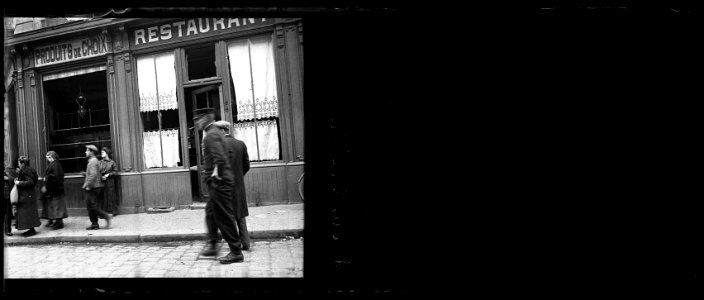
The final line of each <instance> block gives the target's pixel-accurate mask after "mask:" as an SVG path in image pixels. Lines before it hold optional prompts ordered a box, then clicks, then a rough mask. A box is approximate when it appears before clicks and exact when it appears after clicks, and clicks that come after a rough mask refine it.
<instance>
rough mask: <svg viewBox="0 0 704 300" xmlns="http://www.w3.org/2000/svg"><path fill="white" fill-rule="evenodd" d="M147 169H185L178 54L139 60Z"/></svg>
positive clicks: (166, 54)
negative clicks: (180, 123)
mask: <svg viewBox="0 0 704 300" xmlns="http://www.w3.org/2000/svg"><path fill="white" fill-rule="evenodd" d="M137 82H138V89H139V112H140V115H141V119H142V126H143V128H144V132H143V133H142V138H143V145H144V149H143V151H144V167H145V168H147V169H149V168H164V167H177V166H183V163H182V160H181V156H182V154H181V146H180V132H179V128H180V125H179V117H178V112H179V111H178V99H177V96H176V68H175V64H174V53H173V52H166V53H160V54H154V55H147V56H142V57H138V58H137Z"/></svg>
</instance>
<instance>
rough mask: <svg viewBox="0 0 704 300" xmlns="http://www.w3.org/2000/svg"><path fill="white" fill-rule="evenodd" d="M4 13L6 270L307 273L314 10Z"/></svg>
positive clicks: (88, 274) (29, 274)
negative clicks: (309, 30) (308, 96)
mask: <svg viewBox="0 0 704 300" xmlns="http://www.w3.org/2000/svg"><path fill="white" fill-rule="evenodd" d="M106 13H108V12H107V11H95V12H92V13H81V14H78V15H68V16H64V17H53V16H51V17H47V16H42V17H34V16H32V17H23V16H7V15H6V16H5V18H4V25H5V26H4V28H5V36H4V49H5V52H4V71H5V73H4V74H5V77H4V79H5V80H4V83H5V91H6V92H5V95H4V125H5V126H4V128H5V130H4V170H5V172H4V184H5V194H4V195H5V196H4V201H5V209H4V212H5V215H4V226H3V228H4V245H5V247H4V278H5V279H85V278H91V279H92V278H101V279H103V278H108V279H111V278H303V277H304V270H303V253H304V247H303V244H304V242H303V240H304V235H303V231H304V226H303V225H304V198H305V194H304V182H305V173H304V166H305V153H304V141H305V137H304V122H303V121H304V115H303V24H304V21H305V20H304V19H303V18H277V17H273V18H272V17H267V16H263V17H262V16H257V17H254V18H253V17H251V15H246V14H239V15H238V14H236V13H232V14H230V15H229V17H222V16H221V15H222V14H219V15H212V16H208V15H198V16H196V17H190V16H185V17H184V16H171V15H168V14H166V15H165V16H166V17H163V18H142V17H129V18H125V17H119V13H120V11H109V13H110V14H109V15H107V16H106Z"/></svg>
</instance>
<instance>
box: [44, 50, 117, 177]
mask: <svg viewBox="0 0 704 300" xmlns="http://www.w3.org/2000/svg"><path fill="white" fill-rule="evenodd" d="M107 64H108V59H107V58H106V57H105V56H99V57H94V58H89V59H86V60H80V61H73V62H68V63H66V64H58V65H52V66H47V67H45V68H41V69H39V70H37V73H36V74H37V77H36V83H37V84H36V85H37V93H38V96H39V97H38V98H39V99H41V103H40V106H41V108H42V121H43V122H42V124H39V125H40V126H43V128H44V130H45V132H47V134H44V136H43V138H42V139H43V145H41V147H40V148H43V149H42V150H43V152H42V154H41V157H42V158H43V157H44V154H46V153H47V152H48V151H49V150H50V148H51V146H52V145H53V144H52V143H51V138H50V134H48V129H49V128H50V127H51V128H54V124H49V122H53V121H54V119H53V115H52V116H50V117H47V114H46V112H47V111H48V106H49V105H51V104H50V103H49V99H47V96H46V87H45V82H46V81H44V76H46V75H51V74H55V73H62V72H68V71H73V70H80V69H87V68H95V67H105V69H104V70H101V71H96V73H97V72H105V78H104V80H105V84H106V89H105V94H106V101H107V108H108V119H109V122H110V126H109V130H108V131H109V132H110V146H111V148H112V149H113V155H114V157H113V159H118V155H119V153H117V151H115V149H114V148H115V144H114V143H115V130H116V129H115V125H116V124H115V120H114V119H113V114H114V112H113V111H112V110H113V102H114V99H113V95H112V91H111V88H110V80H111V78H110V74H109V70H108V67H107ZM82 75H85V74H82ZM76 76H81V75H76ZM70 77H73V76H70ZM66 78H67V77H66ZM57 80H60V79H57ZM78 144H80V143H78ZM83 144H85V143H83ZM61 158H63V157H60V159H61ZM74 158H78V157H74ZM47 165H48V163H47V161H46V159H41V160H40V161H38V162H36V163H35V168H37V171H39V172H40V173H43V172H44V170H45V169H46V166H47ZM84 171H85V170H83V171H81V170H79V171H78V172H66V173H65V175H66V176H82V175H80V174H81V172H84Z"/></svg>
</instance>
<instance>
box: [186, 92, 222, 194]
mask: <svg viewBox="0 0 704 300" xmlns="http://www.w3.org/2000/svg"><path fill="white" fill-rule="evenodd" d="M185 92H186V93H185V94H186V95H187V96H186V107H188V108H189V109H188V110H187V113H186V117H187V119H188V158H189V160H188V161H189V162H190V166H189V168H190V170H191V171H190V174H191V186H192V187H194V188H192V189H191V190H192V191H193V194H192V196H193V201H196V202H207V201H208V199H209V195H208V188H207V185H206V184H205V179H206V178H205V176H204V175H203V166H202V165H203V149H202V147H201V144H202V142H203V136H202V135H203V133H202V132H199V131H198V130H197V129H196V128H195V122H194V121H193V117H194V111H196V110H198V109H203V108H213V110H214V112H215V120H221V119H222V114H221V112H220V95H221V93H220V84H211V85H206V86H198V87H190V88H186V89H185ZM196 187H197V188H196Z"/></svg>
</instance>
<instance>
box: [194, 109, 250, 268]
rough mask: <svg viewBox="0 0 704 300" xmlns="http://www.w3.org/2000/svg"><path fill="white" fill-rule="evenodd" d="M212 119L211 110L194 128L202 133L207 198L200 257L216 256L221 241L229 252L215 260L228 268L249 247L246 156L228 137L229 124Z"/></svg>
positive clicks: (242, 147) (244, 149)
mask: <svg viewBox="0 0 704 300" xmlns="http://www.w3.org/2000/svg"><path fill="white" fill-rule="evenodd" d="M214 118H215V115H214V113H213V110H212V109H205V110H203V111H202V113H201V114H199V115H197V116H196V117H195V124H196V128H197V129H198V130H199V131H202V132H203V133H204V136H203V144H202V147H203V173H204V174H205V176H206V178H207V179H206V184H207V186H208V194H209V195H210V200H209V201H208V203H207V204H206V206H205V223H206V226H207V229H208V243H207V245H206V247H205V249H204V250H203V251H202V252H201V255H203V256H215V255H217V253H218V243H219V241H220V240H222V238H224V239H225V241H226V242H227V245H228V246H229V248H230V252H229V253H228V254H227V255H226V256H223V257H220V258H218V260H219V261H220V263H223V264H229V263H235V262H242V261H244V255H243V254H242V250H245V251H247V250H249V249H250V247H251V244H250V239H249V232H248V230H247V222H246V219H245V218H246V217H247V216H248V215H249V211H248V209H247V199H246V196H245V189H244V175H245V174H246V173H247V171H249V155H248V154H247V146H245V144H244V142H242V141H240V140H238V139H236V138H234V137H233V136H231V135H230V134H229V130H230V123H229V122H226V121H217V122H215V120H214ZM218 230H219V231H220V235H219V234H218ZM221 236H222V237H221Z"/></svg>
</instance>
